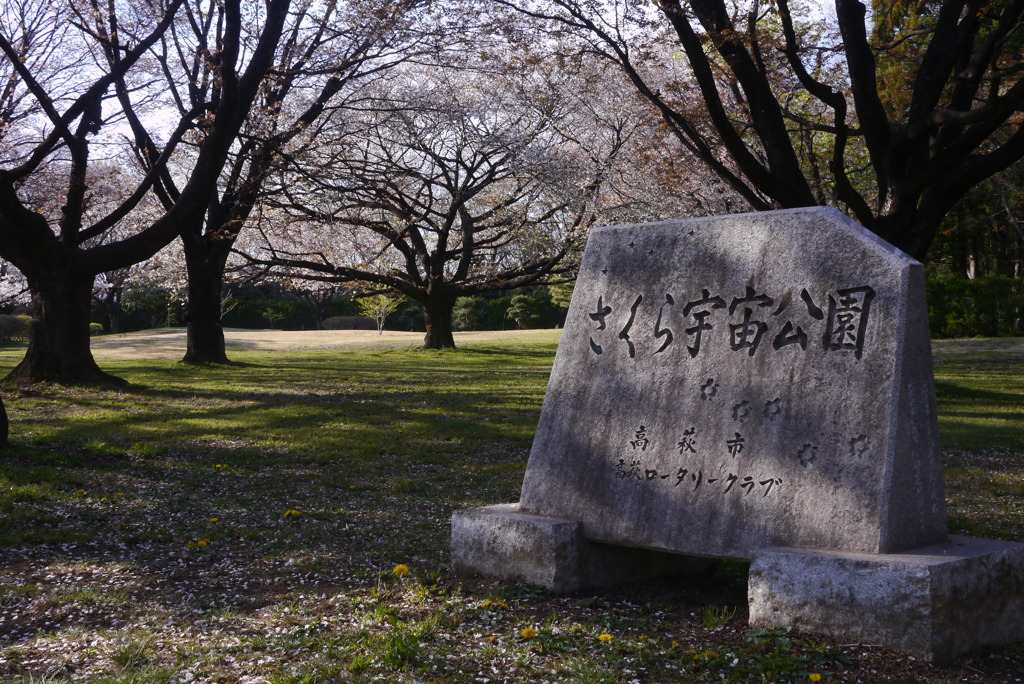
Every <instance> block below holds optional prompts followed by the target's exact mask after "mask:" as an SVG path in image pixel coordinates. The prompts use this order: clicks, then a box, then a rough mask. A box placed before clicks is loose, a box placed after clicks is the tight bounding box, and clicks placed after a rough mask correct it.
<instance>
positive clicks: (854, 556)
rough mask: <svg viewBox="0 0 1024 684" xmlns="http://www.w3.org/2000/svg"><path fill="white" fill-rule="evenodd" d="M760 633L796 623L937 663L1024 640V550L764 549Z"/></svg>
mask: <svg viewBox="0 0 1024 684" xmlns="http://www.w3.org/2000/svg"><path fill="white" fill-rule="evenodd" d="M748 595H749V601H750V624H751V626H752V627H791V628H793V629H795V630H797V631H800V632H805V633H811V634H818V635H822V636H827V637H830V638H832V639H835V640H838V641H843V642H857V643H863V644H876V645H881V646H884V647H886V648H890V649H893V650H897V651H902V652H903V653H907V654H909V655H912V656H915V657H919V658H923V659H926V660H929V661H932V662H936V661H944V660H950V659H952V658H956V657H958V656H961V655H964V654H965V653H967V652H968V651H970V650H973V649H975V648H980V647H986V646H998V645H1001V644H1006V643H1009V642H1012V641H1019V640H1024V544H1017V543H1013V542H1005V541H995V540H990V539H974V538H970V537H955V536H954V537H950V538H949V540H948V541H947V543H944V544H937V545H934V546H925V547H920V548H917V549H912V550H909V551H905V552H901V553H892V554H867V553H846V552H838V551H820V550H813V549H798V548H771V549H764V550H763V551H762V552H761V553H760V554H759V555H758V556H757V557H756V558H755V560H754V562H753V563H752V564H751V566H750V580H749V584H748Z"/></svg>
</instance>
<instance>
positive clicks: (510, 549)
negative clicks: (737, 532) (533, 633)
mask: <svg viewBox="0 0 1024 684" xmlns="http://www.w3.org/2000/svg"><path fill="white" fill-rule="evenodd" d="M706 565H707V562H706V561H702V560H700V559H693V558H685V557H682V556H676V555H672V554H667V553H659V552H655V551H648V550H644V549H631V548H623V547H618V546H608V545H606V544H598V543H593V542H589V541H587V540H586V539H584V537H583V534H582V531H581V529H580V524H579V523H578V522H575V521H572V520H561V519H556V518H546V517H543V516H538V515H529V514H525V513H521V512H519V506H518V504H503V505H498V506H487V507H483V508H470V509H466V510H462V511H457V512H456V513H455V514H454V515H453V516H452V569H453V571H454V572H455V573H456V574H459V575H483V576H485V577H494V578H499V579H505V580H512V581H519V582H525V583H527V584H532V585H534V586H539V587H544V588H546V589H549V590H551V591H556V592H571V591H576V590H578V589H584V588H594V587H603V586H610V585H614V584H623V583H628V582H637V581H641V580H644V579H648V578H651V577H656V576H662V575H670V574H675V573H679V572H694V571H699V570H702V569H703V568H705V567H706Z"/></svg>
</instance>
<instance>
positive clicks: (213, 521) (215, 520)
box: [210, 518, 220, 523]
mask: <svg viewBox="0 0 1024 684" xmlns="http://www.w3.org/2000/svg"><path fill="white" fill-rule="evenodd" d="M210 522H212V523H215V522H220V518H210Z"/></svg>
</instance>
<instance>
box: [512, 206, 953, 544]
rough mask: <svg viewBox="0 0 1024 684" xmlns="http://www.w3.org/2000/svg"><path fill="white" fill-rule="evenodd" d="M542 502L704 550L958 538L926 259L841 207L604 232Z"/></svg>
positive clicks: (530, 500)
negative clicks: (953, 534) (941, 427)
mask: <svg viewBox="0 0 1024 684" xmlns="http://www.w3.org/2000/svg"><path fill="white" fill-rule="evenodd" d="M520 505H521V507H522V511H523V512H529V513H535V514H538V515H543V516H549V517H552V518H560V519H565V520H574V521H579V522H581V523H582V526H583V534H584V536H585V537H586V538H587V539H589V540H592V541H600V542H605V543H609V544H620V545H626V546H634V547H643V548H649V549H657V550H664V551H671V552H676V553H682V554H689V555H705V556H716V557H732V558H745V559H750V558H753V557H754V556H755V555H756V554H757V551H758V550H759V549H761V548H764V547H767V546H801V547H816V548H823V549H837V550H847V551H861V552H872V553H878V552H891V551H898V550H901V549H906V548H911V547H914V546H920V545H924V544H931V543H936V542H939V541H942V540H943V539H944V538H945V535H946V519H945V505H944V497H943V489H942V472H941V465H940V462H939V457H938V440H937V420H936V410H935V402H934V392H933V381H932V366H931V351H930V347H929V341H928V327H927V306H926V303H925V295H924V273H923V269H922V267H921V265H920V264H919V263H917V262H916V261H914V260H912V259H910V258H909V257H908V256H906V255H905V254H903V253H902V252H899V251H898V250H896V249H895V248H893V247H891V246H890V245H888V244H886V243H884V242H882V241H880V240H879V239H878V238H876V237H875V236H873V235H872V234H871V233H869V232H868V231H866V230H865V229H863V228H862V227H860V226H858V225H857V224H855V223H854V222H852V221H850V220H849V219H847V218H846V217H845V216H843V215H842V214H840V213H838V212H836V211H834V210H832V209H825V208H813V209H800V210H788V211H780V212H765V213H757V214H747V215H737V216H725V217H716V218H708V219H694V220H686V221H677V222H666V223H657V224H644V225H633V226H613V227H609V228H599V229H596V230H594V231H593V232H592V233H591V236H590V239H589V242H588V244H587V249H586V253H585V255H584V259H583V263H582V267H581V270H580V276H579V280H578V281H577V284H576V289H575V293H574V296H573V301H572V305H571V306H570V309H569V312H568V317H567V320H566V325H565V330H564V332H563V337H562V342H561V344H560V345H559V349H558V354H557V357H556V360H555V365H554V369H553V372H552V375H551V380H550V384H549V387H548V393H547V396H546V399H545V403H544V409H543V412H542V415H541V419H540V424H539V427H538V430H537V434H536V437H535V440H534V445H533V451H532V453H531V455H530V461H529V465H528V467H527V472H526V477H525V480H524V484H523V490H522V497H521V501H520Z"/></svg>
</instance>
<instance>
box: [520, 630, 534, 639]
mask: <svg viewBox="0 0 1024 684" xmlns="http://www.w3.org/2000/svg"><path fill="white" fill-rule="evenodd" d="M519 636H521V637H523V638H524V639H532V638H533V637H535V636H537V630H535V629H534V628H533V627H527V628H525V629H523V631H521V632H520V633H519Z"/></svg>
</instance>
